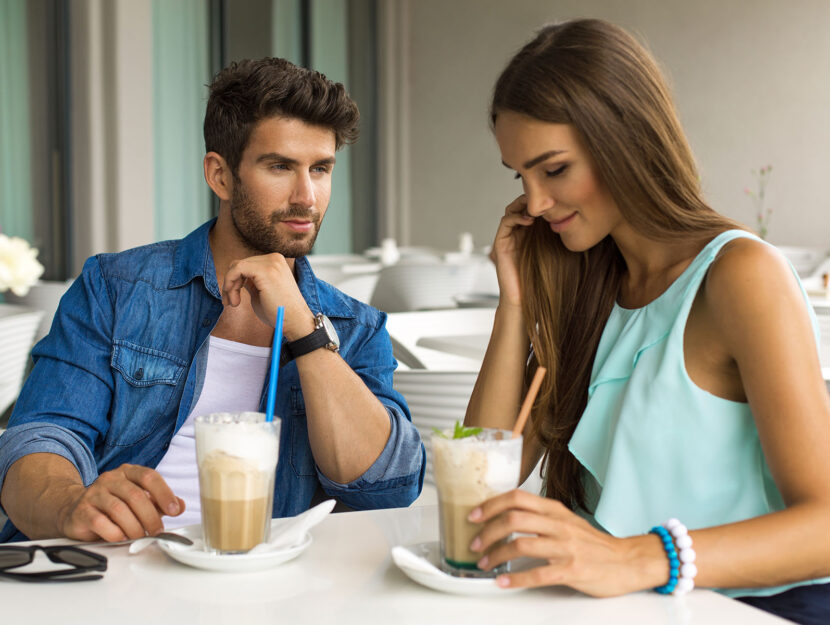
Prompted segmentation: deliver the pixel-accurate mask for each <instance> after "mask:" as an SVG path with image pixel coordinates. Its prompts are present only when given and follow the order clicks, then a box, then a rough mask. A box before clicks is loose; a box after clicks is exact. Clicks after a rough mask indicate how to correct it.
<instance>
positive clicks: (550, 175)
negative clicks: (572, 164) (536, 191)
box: [545, 165, 568, 178]
mask: <svg viewBox="0 0 830 625" xmlns="http://www.w3.org/2000/svg"><path fill="white" fill-rule="evenodd" d="M567 168H568V166H567V165H562V167H558V168H557V169H554V170H553V171H546V172H545V175H546V176H547V177H548V178H554V177H556V176H558V175H559V174H561V173H562V172H563V171H565V170H566V169H567Z"/></svg>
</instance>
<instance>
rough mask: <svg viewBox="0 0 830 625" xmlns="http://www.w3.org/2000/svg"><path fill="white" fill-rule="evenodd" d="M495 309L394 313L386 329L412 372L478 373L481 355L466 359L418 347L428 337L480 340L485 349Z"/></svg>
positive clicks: (396, 352)
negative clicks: (416, 370)
mask: <svg viewBox="0 0 830 625" xmlns="http://www.w3.org/2000/svg"><path fill="white" fill-rule="evenodd" d="M495 313H496V311H495V309H493V308H454V309H447V310H425V311H419V312H400V313H390V314H389V315H388V318H387V320H386V329H387V331H388V332H389V336H390V337H391V339H392V349H393V353H394V355H395V358H396V359H397V360H398V362H400V363H402V364H404V365H406V366H407V367H409V368H410V369H431V370H436V371H478V370H479V369H480V368H481V360H482V357H481V356H473V357H470V356H464V355H460V354H459V353H451V352H447V351H439V350H437V349H430V348H427V347H422V346H420V345H419V344H418V342H419V341H420V340H421V339H424V338H427V337H429V338H436V337H465V336H466V337H476V340H479V341H481V342H482V343H483V344H484V345H485V346H486V343H487V337H489V336H490V332H491V331H492V329H493V320H494V318H495Z"/></svg>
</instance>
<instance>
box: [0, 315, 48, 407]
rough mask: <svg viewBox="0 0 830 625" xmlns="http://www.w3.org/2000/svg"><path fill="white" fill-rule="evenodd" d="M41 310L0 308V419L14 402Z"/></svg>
mask: <svg viewBox="0 0 830 625" xmlns="http://www.w3.org/2000/svg"><path fill="white" fill-rule="evenodd" d="M42 318H43V311H42V310H35V309H32V308H26V307H25V306H19V305H17V304H0V353H2V354H3V357H2V359H0V415H2V414H3V413H4V412H5V411H6V409H7V408H8V407H9V406H11V404H12V403H13V402H14V401H15V400H16V399H17V395H18V393H19V392H20V387H21V386H22V385H23V376H24V374H25V373H26V365H28V363H29V352H30V351H31V349H32V345H34V339H35V333H36V332H37V330H38V327H39V325H40V321H41V319H42Z"/></svg>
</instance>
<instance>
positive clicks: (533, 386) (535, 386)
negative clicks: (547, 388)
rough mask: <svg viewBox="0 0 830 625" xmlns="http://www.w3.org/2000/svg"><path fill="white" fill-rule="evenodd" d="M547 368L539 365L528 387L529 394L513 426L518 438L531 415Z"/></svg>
mask: <svg viewBox="0 0 830 625" xmlns="http://www.w3.org/2000/svg"><path fill="white" fill-rule="evenodd" d="M547 371H548V370H547V369H545V368H544V367H539V368H538V369H536V375H534V376H533V381H532V382H531V383H530V388H529V389H527V395H525V400H524V402H522V409H521V410H519V418H518V419H516V425H514V426H513V437H512V438H518V437H519V436H520V435H521V433H522V430H524V428H525V423H526V422H527V418H528V417H529V416H530V409H531V408H532V407H533V402H534V401H536V395H537V394H538V393H539V387H540V386H542V378H544V377H545V373H547Z"/></svg>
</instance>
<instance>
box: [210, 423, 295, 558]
mask: <svg viewBox="0 0 830 625" xmlns="http://www.w3.org/2000/svg"><path fill="white" fill-rule="evenodd" d="M195 429H196V459H197V462H198V465H199V494H200V499H201V502H202V533H203V534H204V540H205V549H206V550H207V551H211V552H214V553H221V554H227V553H245V552H247V551H249V550H250V549H253V548H254V547H255V546H256V545H258V544H260V543H262V542H266V541H267V540H268V537H269V531H270V529H271V512H272V508H273V503H274V475H275V473H276V469H277V458H278V453H279V440H280V422H279V421H278V420H277V419H275V420H274V421H273V422H271V423H268V422H266V421H265V415H264V414H262V413H259V412H241V413H228V412H221V413H215V414H209V415H205V416H200V417H196V420H195Z"/></svg>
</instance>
